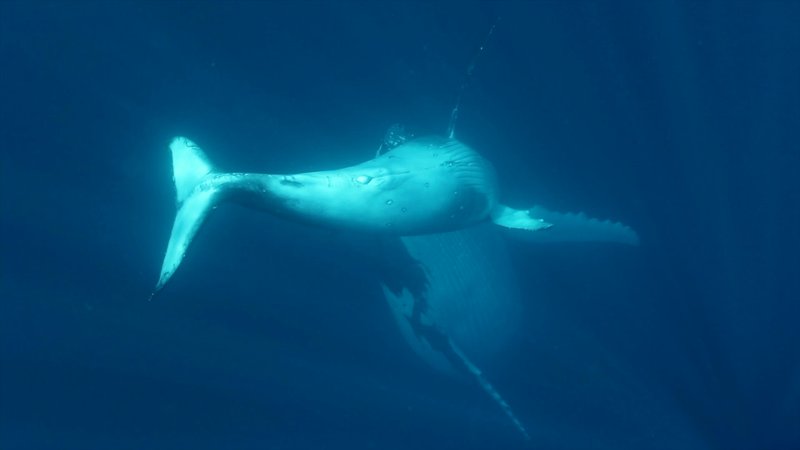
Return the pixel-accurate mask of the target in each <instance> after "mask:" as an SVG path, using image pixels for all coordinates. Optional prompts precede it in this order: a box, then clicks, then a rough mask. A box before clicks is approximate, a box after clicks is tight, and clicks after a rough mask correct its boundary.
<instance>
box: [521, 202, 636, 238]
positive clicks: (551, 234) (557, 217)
mask: <svg viewBox="0 0 800 450" xmlns="http://www.w3.org/2000/svg"><path fill="white" fill-rule="evenodd" d="M528 213H529V214H530V215H531V216H532V217H537V218H539V219H541V220H543V221H544V222H546V223H548V224H553V225H552V228H550V229H548V230H547V232H545V233H526V232H517V231H513V230H511V231H509V234H511V235H513V236H514V237H515V238H518V239H522V240H526V241H531V242H541V243H565V242H606V243H616V244H624V245H639V235H638V234H636V231H634V230H633V229H632V228H631V227H629V226H627V225H625V224H623V223H620V222H615V221H612V220H600V219H595V218H592V217H589V216H587V215H586V214H584V213H562V212H556V211H550V210H548V209H545V208H543V207H541V206H534V207H533V208H531V209H529V210H528ZM511 228H517V227H511Z"/></svg>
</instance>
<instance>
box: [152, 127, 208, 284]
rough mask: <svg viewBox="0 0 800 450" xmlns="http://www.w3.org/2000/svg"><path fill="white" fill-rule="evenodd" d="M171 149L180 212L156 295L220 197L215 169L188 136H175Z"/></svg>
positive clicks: (165, 257)
mask: <svg viewBox="0 0 800 450" xmlns="http://www.w3.org/2000/svg"><path fill="white" fill-rule="evenodd" d="M169 149H170V151H171V152H172V170H173V178H174V181H175V189H176V191H177V202H178V213H177V214H176V215H175V223H173V225H172V233H171V234H170V237H169V244H167V253H166V254H165V255H164V263H163V264H162V266H161V276H160V277H159V280H158V284H157V285H156V288H155V291H154V292H153V295H155V293H156V292H158V291H159V290H161V288H163V287H164V285H165V284H166V283H167V281H169V279H170V278H171V277H172V275H173V274H174V273H175V270H177V269H178V266H179V265H180V264H181V261H182V260H183V257H184V255H185V254H186V249H187V248H189V244H191V242H192V238H194V236H195V235H196V234H197V231H198V230H199V229H200V226H201V225H202V224H203V221H204V220H205V218H206V216H208V213H209V211H211V209H212V207H213V206H214V204H215V203H216V201H217V197H218V195H217V194H219V189H218V186H217V184H216V183H214V182H213V175H214V174H215V173H214V169H213V166H212V165H211V163H210V162H209V161H208V158H206V155H205V154H204V153H203V150H201V149H200V147H198V146H197V144H195V143H194V142H192V141H190V140H189V139H187V138H185V137H176V138H175V139H173V140H172V143H171V144H170V145H169ZM151 298H152V297H151Z"/></svg>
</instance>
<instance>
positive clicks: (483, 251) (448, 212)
mask: <svg viewBox="0 0 800 450" xmlns="http://www.w3.org/2000/svg"><path fill="white" fill-rule="evenodd" d="M390 131H391V129H390ZM170 151H171V153H172V163H173V177H174V183H175V189H176V193H177V203H178V211H177V214H176V216H175V220H174V223H173V227H172V231H171V234H170V239H169V242H168V245H167V251H166V254H165V256H164V261H163V264H162V268H161V273H160V277H159V280H158V283H157V285H156V288H155V290H154V292H153V295H155V293H156V292H158V291H159V290H161V289H162V288H163V287H164V286H165V285H166V284H167V282H168V281H169V280H170V279H171V278H172V276H173V274H174V273H175V271H176V269H177V268H178V267H179V265H180V263H181V261H182V260H183V259H184V256H185V254H186V251H187V249H188V248H189V246H190V244H191V242H192V240H193V238H194V237H195V235H196V234H197V232H198V231H199V229H200V228H201V226H202V224H203V222H204V221H205V219H206V218H207V216H208V214H209V213H210V212H211V211H212V210H213V209H215V208H216V206H217V205H219V204H221V203H224V202H234V203H239V204H242V205H245V206H247V207H251V208H254V209H257V210H262V211H266V212H269V213H272V214H275V215H277V216H281V217H284V218H287V219H289V220H295V221H298V222H304V223H310V224H316V225H320V226H323V227H328V228H337V229H344V230H352V231H357V232H361V233H371V234H375V235H380V236H384V238H385V239H389V240H398V241H400V243H401V244H402V245H400V247H401V248H403V252H404V253H405V257H404V258H401V259H402V260H404V261H406V262H407V263H408V262H409V261H410V262H411V264H407V267H405V268H402V269H401V270H399V273H401V274H402V275H400V277H399V279H395V280H394V281H395V282H394V283H390V282H388V281H386V280H384V284H383V291H384V295H385V298H386V300H387V302H388V304H389V306H390V308H391V309H392V311H393V313H394V317H395V319H396V322H397V324H398V326H399V328H400V331H401V333H402V334H403V336H404V338H405V339H406V341H407V342H408V343H409V345H410V346H411V347H412V348H413V349H414V351H415V352H416V353H417V354H419V355H420V356H421V357H422V358H423V359H424V360H425V361H427V362H428V363H429V364H431V365H432V366H434V367H436V368H437V369H440V370H442V371H444V372H448V373H451V374H464V375H467V376H468V377H471V378H472V379H473V380H474V381H476V382H477V383H478V385H479V386H480V387H481V388H482V389H483V390H484V391H485V392H486V393H487V394H488V395H489V396H490V397H491V398H492V399H493V400H494V401H495V402H496V403H497V404H498V405H499V406H500V408H501V409H502V410H503V412H504V413H505V414H506V415H507V416H508V417H509V419H510V420H511V422H512V423H513V424H514V426H515V427H516V428H517V429H518V430H519V431H520V432H521V433H522V434H523V436H524V437H525V438H526V439H528V438H529V436H528V432H527V430H526V429H525V427H524V426H523V425H522V423H521V421H520V420H519V419H518V418H517V417H516V416H515V415H514V413H513V411H512V410H511V407H510V406H509V405H508V403H507V402H506V401H505V400H504V399H503V398H502V396H501V395H500V394H499V392H498V391H497V390H496V389H495V388H494V386H493V385H492V384H491V383H490V382H489V380H488V378H487V377H486V376H485V374H484V373H483V371H482V370H481V369H479V368H478V366H477V365H476V364H475V363H474V362H473V358H474V355H477V356H479V357H480V356H484V357H485V356H486V355H487V354H490V353H493V352H497V351H499V350H501V349H502V346H503V343H504V342H507V338H508V336H509V335H510V334H511V333H512V332H513V330H514V328H515V327H514V325H515V323H516V312H517V311H518V309H519V297H518V293H517V292H516V285H515V282H514V280H513V276H512V270H511V268H510V263H509V262H508V256H507V255H506V253H505V249H504V248H503V247H502V245H501V240H500V238H499V236H498V234H497V230H496V229H495V228H496V227H493V226H492V225H491V224H496V225H499V226H500V227H502V228H505V229H512V230H517V231H518V232H519V233H522V234H523V235H524V236H527V237H528V239H532V240H535V241H609V242H619V243H625V244H635V243H637V242H638V238H637V236H636V233H635V232H633V231H632V230H631V229H630V228H628V227H626V226H625V225H622V224H619V223H615V222H609V221H598V220H595V219H590V218H588V217H586V216H585V215H583V214H561V213H555V212H551V211H548V210H546V209H544V208H541V207H538V206H535V207H533V208H530V209H526V210H523V209H514V208H511V207H509V206H506V205H503V204H502V203H500V202H499V200H498V186H497V180H496V176H495V173H494V169H493V167H492V165H491V164H490V163H489V162H488V161H487V160H485V159H484V158H482V157H481V156H480V155H479V154H478V153H477V152H476V151H475V150H473V149H471V148H470V147H468V146H467V145H465V144H463V143H462V142H460V141H458V140H456V139H454V138H453V137H452V133H451V136H450V137H448V138H443V137H436V136H431V137H424V138H417V139H411V138H410V137H409V136H406V135H405V134H403V133H402V132H398V131H397V130H395V132H394V133H387V138H386V139H385V140H384V143H383V144H382V145H381V147H380V148H379V150H378V152H377V155H376V157H375V158H373V159H371V160H368V161H366V162H364V163H361V164H357V165H354V166H350V167H345V168H341V169H336V170H325V171H316V172H306V173H300V174H293V175H274V174H261V173H242V172H220V171H218V170H217V169H215V168H214V166H213V165H212V164H211V163H210V161H209V159H208V157H207V156H206V155H205V153H204V152H203V150H202V149H201V148H200V147H199V146H198V145H197V144H195V143H194V142H192V141H191V140H189V139H188V138H185V137H176V138H174V139H173V141H172V143H171V144H170ZM542 230H546V231H545V232H542V233H540V231H542ZM395 256H396V255H395ZM409 267H410V270H409ZM403 277H405V279H403ZM151 298H152V297H151Z"/></svg>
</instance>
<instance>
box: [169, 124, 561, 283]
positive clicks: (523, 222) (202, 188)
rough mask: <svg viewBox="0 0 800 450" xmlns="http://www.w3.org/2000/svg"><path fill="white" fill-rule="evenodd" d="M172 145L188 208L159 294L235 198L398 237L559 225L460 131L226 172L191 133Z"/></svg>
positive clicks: (176, 228) (181, 210)
mask: <svg viewBox="0 0 800 450" xmlns="http://www.w3.org/2000/svg"><path fill="white" fill-rule="evenodd" d="M170 150H171V152H172V165H173V175H174V182H175V188H176V191H177V201H178V212H177V214H176V216H175V221H174V223H173V227H172V232H171V235H170V239H169V243H168V245H167V251H166V254H165V256H164V262H163V264H162V267H161V275H160V277H159V280H158V283H157V285H156V288H155V292H157V291H159V290H160V289H162V288H163V287H164V285H165V284H166V283H167V282H168V281H169V280H170V278H171V277H172V275H173V274H174V273H175V271H176V270H177V268H178V266H179V265H180V263H181V261H182V260H183V258H184V256H185V254H186V251H187V249H188V248H189V245H190V244H191V242H192V239H193V238H194V236H195V235H196V234H197V231H198V230H199V229H200V227H201V226H202V224H203V221H204V220H205V219H206V217H207V216H208V214H209V212H210V211H211V210H212V209H213V208H214V207H215V206H217V205H218V204H220V203H223V202H226V201H230V202H235V203H239V204H242V205H245V206H248V207H251V208H254V209H258V210H262V211H266V212H269V213H272V214H275V215H278V216H282V217H285V218H288V219H291V220H296V221H300V222H306V223H311V224H316V225H320V226H324V227H329V228H338V229H346V230H354V231H359V232H367V233H375V234H383V235H391V236H411V235H421V234H429V233H436V232H445V231H452V230H458V229H462V228H465V227H469V226H471V225H474V224H477V223H480V222H485V221H491V222H493V223H495V224H497V225H500V226H502V227H507V228H516V229H523V230H528V231H538V230H546V229H548V228H550V226H551V224H549V223H547V222H545V221H544V220H542V219H540V218H536V217H534V216H532V215H531V214H530V212H529V211H528V210H518V209H514V208H511V207H508V206H506V205H503V204H501V203H500V202H499V201H498V194H497V192H498V188H497V180H496V177H495V172H494V168H493V167H492V165H491V163H490V162H489V161H487V160H486V159H484V158H483V157H481V156H480V154H478V152H476V151H475V150H473V149H472V148H470V147H468V146H467V145H465V144H463V143H462V142H460V141H458V140H456V139H453V138H442V137H436V136H432V137H424V138H418V139H413V140H410V141H407V142H403V143H402V144H400V145H398V146H396V147H394V148H392V149H391V150H389V151H387V152H386V153H383V154H378V156H376V157H375V158H373V159H371V160H368V161H366V162H363V163H361V164H357V165H355V166H350V167H345V168H341V169H336V170H325V171H316V172H306V173H299V174H293V175H274V174H263V173H239V172H219V171H217V170H216V169H215V168H214V166H213V165H212V164H211V163H210V161H209V159H208V158H207V156H206V155H205V153H204V152H203V150H202V149H201V148H200V147H199V146H198V145H197V144H195V143H194V142H192V141H191V140H189V139H187V138H185V137H176V138H174V139H173V140H172V143H171V144H170ZM155 292H154V293H155Z"/></svg>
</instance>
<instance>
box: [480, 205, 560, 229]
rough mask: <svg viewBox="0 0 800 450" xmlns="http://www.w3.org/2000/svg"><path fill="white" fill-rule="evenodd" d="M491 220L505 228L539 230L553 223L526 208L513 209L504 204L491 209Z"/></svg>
mask: <svg viewBox="0 0 800 450" xmlns="http://www.w3.org/2000/svg"><path fill="white" fill-rule="evenodd" d="M492 222H494V223H495V224H497V225H500V226H501V227H505V228H516V229H520V230H528V231H539V230H546V229H548V228H550V227H552V226H553V224H551V223H549V222H546V221H545V220H544V219H541V218H538V217H535V216H534V215H532V214H531V212H530V210H527V209H514V208H511V207H508V206H506V205H497V206H496V207H495V208H494V210H493V211H492Z"/></svg>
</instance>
